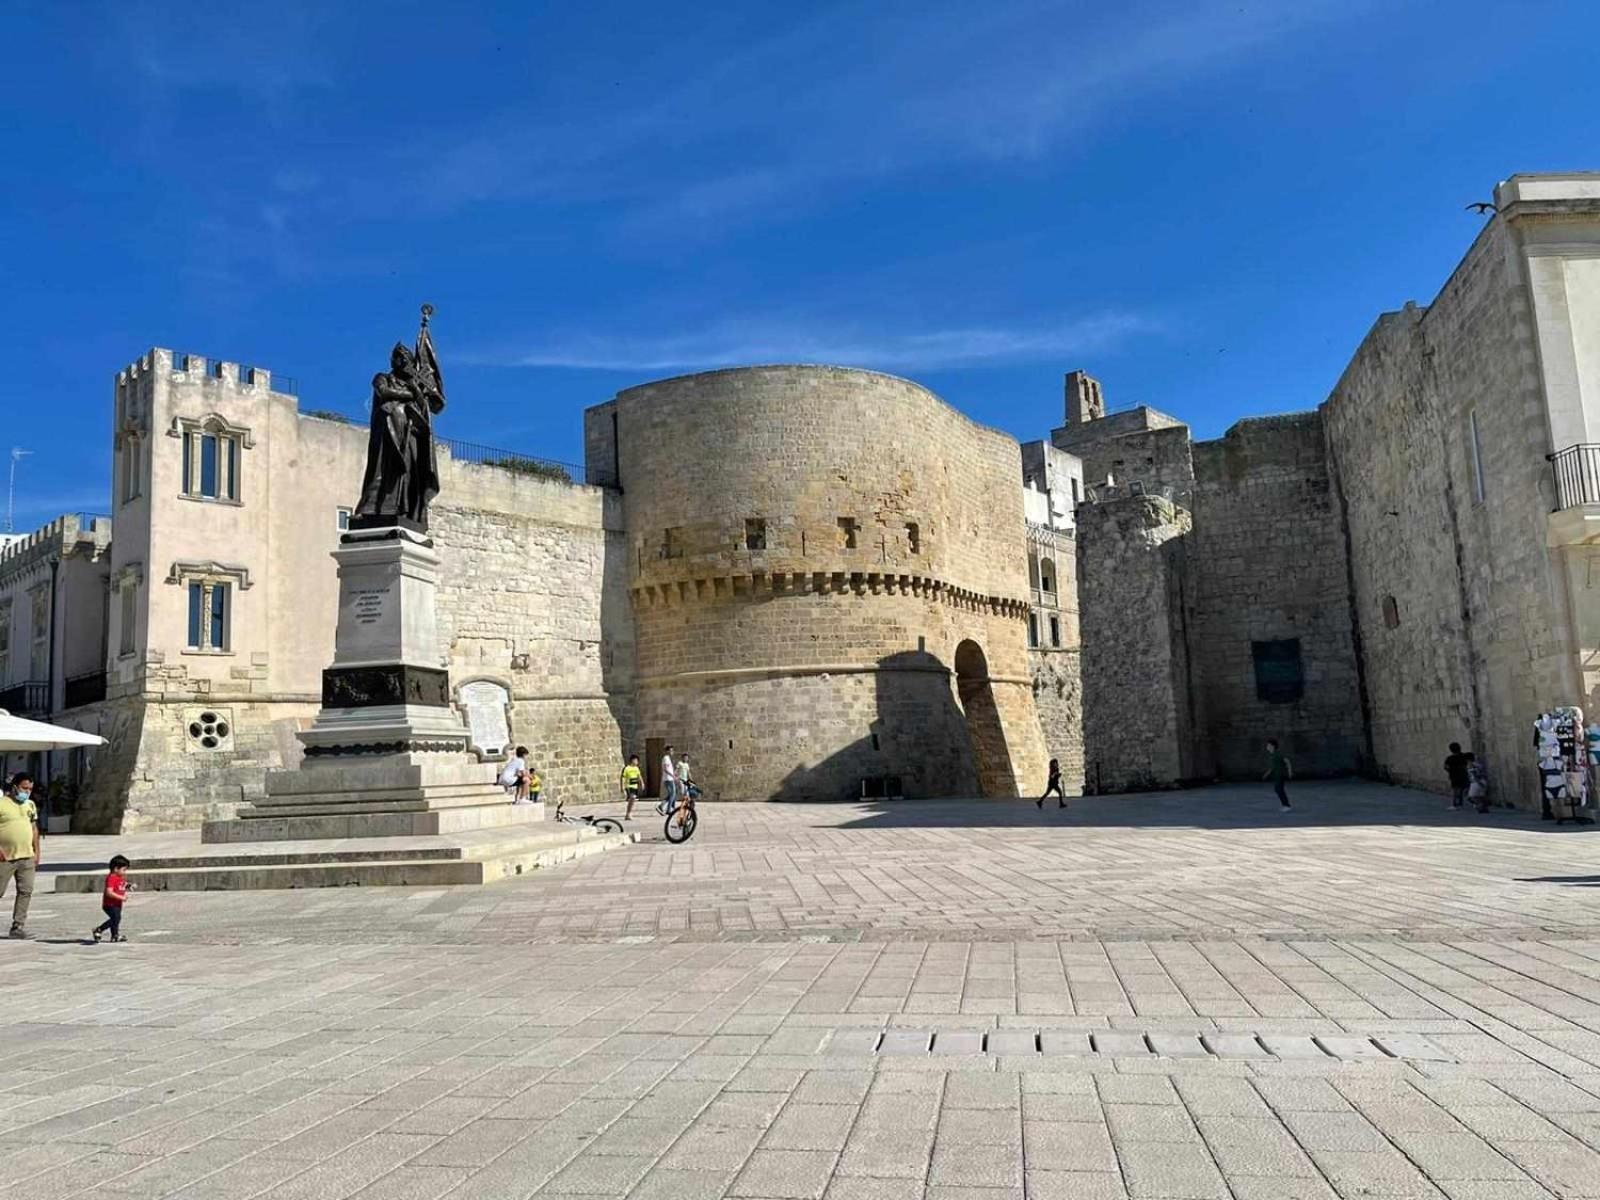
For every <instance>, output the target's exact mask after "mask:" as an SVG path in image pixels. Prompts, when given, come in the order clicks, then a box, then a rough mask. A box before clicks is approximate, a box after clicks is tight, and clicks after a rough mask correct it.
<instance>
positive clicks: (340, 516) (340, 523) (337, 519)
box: [333, 508, 351, 533]
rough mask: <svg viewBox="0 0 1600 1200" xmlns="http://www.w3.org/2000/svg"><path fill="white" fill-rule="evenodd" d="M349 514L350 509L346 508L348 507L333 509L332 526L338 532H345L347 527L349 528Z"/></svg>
mask: <svg viewBox="0 0 1600 1200" xmlns="http://www.w3.org/2000/svg"><path fill="white" fill-rule="evenodd" d="M350 515H351V510H350V509H348V508H336V509H334V510H333V524H334V528H336V529H337V530H338V531H339V532H340V533H343V532H345V530H347V529H349V528H350Z"/></svg>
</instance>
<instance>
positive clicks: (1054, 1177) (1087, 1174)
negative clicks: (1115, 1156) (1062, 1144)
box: [1026, 1168, 1128, 1200]
mask: <svg viewBox="0 0 1600 1200" xmlns="http://www.w3.org/2000/svg"><path fill="white" fill-rule="evenodd" d="M1026 1191H1027V1195H1028V1196H1029V1197H1030V1200H1124V1198H1125V1197H1126V1196H1127V1194H1128V1193H1127V1190H1126V1189H1125V1188H1124V1187H1123V1186H1122V1176H1121V1175H1119V1174H1117V1173H1115V1172H1106V1171H1035V1170H1033V1169H1032V1168H1029V1170H1028V1172H1027V1175H1026Z"/></svg>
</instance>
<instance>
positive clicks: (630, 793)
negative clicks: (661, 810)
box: [622, 754, 644, 821]
mask: <svg viewBox="0 0 1600 1200" xmlns="http://www.w3.org/2000/svg"><path fill="white" fill-rule="evenodd" d="M643 790H644V772H643V771H641V770H639V756H638V755H637V754H630V755H628V765H627V766H625V767H623V768H622V795H623V798H624V799H626V800H627V802H628V811H627V812H625V813H623V814H622V819H623V820H624V821H631V820H633V806H634V805H635V804H637V803H638V801H639V793H640V792H641V791H643Z"/></svg>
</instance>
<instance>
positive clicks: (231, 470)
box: [183, 431, 239, 500]
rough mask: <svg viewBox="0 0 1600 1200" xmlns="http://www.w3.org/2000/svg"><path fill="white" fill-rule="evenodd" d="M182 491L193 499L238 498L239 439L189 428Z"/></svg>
mask: <svg viewBox="0 0 1600 1200" xmlns="http://www.w3.org/2000/svg"><path fill="white" fill-rule="evenodd" d="M183 494H184V495H185V496H187V497H189V498H190V499H191V500H238V499H239V439H238V438H237V437H235V436H233V435H232V434H226V433H206V432H197V431H190V432H187V433H185V434H184V435H183Z"/></svg>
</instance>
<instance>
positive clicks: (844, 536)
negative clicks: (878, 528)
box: [839, 517, 861, 550]
mask: <svg viewBox="0 0 1600 1200" xmlns="http://www.w3.org/2000/svg"><path fill="white" fill-rule="evenodd" d="M860 528H861V527H860V526H859V525H858V524H857V523H856V519H855V518H854V517H840V518H839V542H840V545H841V547H842V548H843V549H845V550H854V549H855V548H856V534H857V533H858V532H859V530H860Z"/></svg>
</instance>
